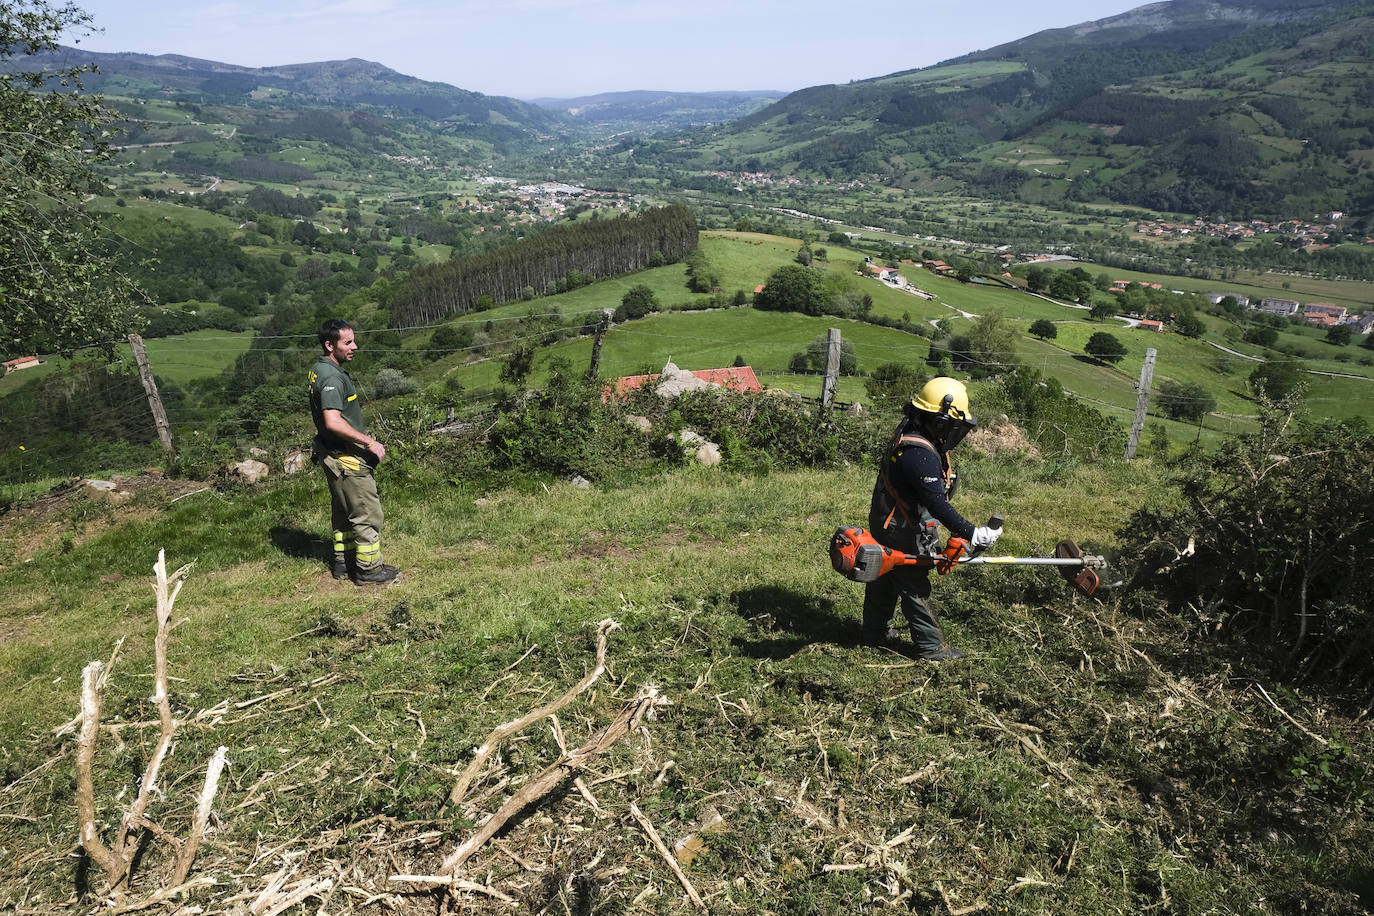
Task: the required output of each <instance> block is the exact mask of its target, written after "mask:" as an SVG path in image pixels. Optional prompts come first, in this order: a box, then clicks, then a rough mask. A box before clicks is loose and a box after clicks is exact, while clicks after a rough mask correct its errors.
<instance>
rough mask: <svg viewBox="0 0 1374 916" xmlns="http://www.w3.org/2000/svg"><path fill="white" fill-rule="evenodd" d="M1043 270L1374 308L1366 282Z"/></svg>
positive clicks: (1372, 289) (1065, 266)
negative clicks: (1203, 277)
mask: <svg viewBox="0 0 1374 916" xmlns="http://www.w3.org/2000/svg"><path fill="white" fill-rule="evenodd" d="M1044 266H1045V267H1049V268H1053V269H1060V270H1071V269H1072V268H1074V267H1082V268H1083V269H1084V270H1086V271H1087V272H1088V273H1090V274H1092V275H1093V276H1097V275H1098V274H1100V273H1106V274H1108V275H1109V276H1110V277H1111V278H1112V279H1113V280H1132V281H1136V282H1149V283H1159V284H1161V285H1162V286H1164V287H1165V288H1166V289H1181V290H1186V291H1188V292H1194V293H1236V294H1239V295H1243V296H1248V297H1250V298H1251V299H1252V300H1253V299H1256V298H1259V299H1263V298H1266V297H1270V296H1272V297H1275V298H1279V299H1294V300H1297V301H1298V302H1301V303H1303V304H1304V305H1305V304H1307V303H1309V302H1329V303H1332V304H1333V305H1343V306H1345V307H1346V308H1349V309H1351V310H1366V311H1367V310H1369V309H1371V308H1374V283H1370V282H1367V281H1364V280H1322V279H1318V278H1315V277H1300V276H1289V275H1287V274H1274V273H1263V274H1259V273H1254V272H1253V271H1240V272H1237V274H1236V277H1235V278H1234V279H1231V280H1205V279H1198V278H1195V277H1175V276H1171V275H1169V274H1151V273H1143V272H1140V271H1134V270H1122V269H1120V268H1117V267H1103V266H1101V265H1100V264H1094V263H1092V262H1090V261H1050V262H1047V263H1046V264H1045V265H1044ZM1285 284H1286V285H1285Z"/></svg>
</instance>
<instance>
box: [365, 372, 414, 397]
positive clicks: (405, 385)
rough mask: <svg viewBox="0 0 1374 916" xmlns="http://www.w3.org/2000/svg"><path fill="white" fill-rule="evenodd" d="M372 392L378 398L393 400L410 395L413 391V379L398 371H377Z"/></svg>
mask: <svg viewBox="0 0 1374 916" xmlns="http://www.w3.org/2000/svg"><path fill="white" fill-rule="evenodd" d="M372 388H373V392H374V393H375V394H376V396H377V397H378V398H394V397H397V396H398V395H402V394H410V393H411V392H412V391H414V390H415V388H416V385H415V379H413V378H411V377H410V376H408V375H406V374H405V373H404V372H402V371H401V370H400V369H378V370H377V378H376V380H375V381H374V382H373V383H372Z"/></svg>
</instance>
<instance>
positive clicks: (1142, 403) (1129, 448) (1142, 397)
mask: <svg viewBox="0 0 1374 916" xmlns="http://www.w3.org/2000/svg"><path fill="white" fill-rule="evenodd" d="M1154 376H1155V351H1154V350H1153V349H1149V350H1146V351H1145V364H1144V365H1142V366H1141V367H1140V383H1139V384H1138V385H1137V386H1136V396H1135V417H1134V418H1133V419H1132V420H1131V438H1130V440H1129V441H1128V442H1127V443H1126V460H1127V461H1130V460H1131V459H1132V458H1134V457H1135V448H1136V446H1137V445H1139V444H1140V432H1141V430H1143V429H1144V428H1145V409H1146V408H1147V407H1149V406H1150V382H1151V381H1153V380H1154Z"/></svg>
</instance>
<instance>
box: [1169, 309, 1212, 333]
mask: <svg viewBox="0 0 1374 916" xmlns="http://www.w3.org/2000/svg"><path fill="white" fill-rule="evenodd" d="M1174 330H1175V331H1178V333H1180V334H1182V335H1183V336H1184V337H1201V336H1202V335H1203V334H1205V333H1206V332H1207V324H1206V323H1205V322H1204V321H1203V320H1202V319H1201V318H1199V317H1198V316H1196V315H1194V314H1192V313H1191V312H1185V313H1184V314H1182V315H1179V316H1178V317H1177V318H1175V319H1174Z"/></svg>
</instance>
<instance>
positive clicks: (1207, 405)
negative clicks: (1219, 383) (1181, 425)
mask: <svg viewBox="0 0 1374 916" xmlns="http://www.w3.org/2000/svg"><path fill="white" fill-rule="evenodd" d="M1158 403H1159V409H1160V410H1162V411H1164V415H1165V416H1166V417H1168V418H1170V419H1171V420H1184V421H1197V420H1201V419H1202V418H1203V417H1205V416H1207V414H1209V413H1211V412H1212V411H1213V410H1216V407H1217V399H1216V397H1215V396H1213V394H1212V392H1210V391H1208V390H1207V389H1206V388H1204V387H1202V386H1201V385H1199V384H1197V383H1196V382H1176V381H1174V380H1173V379H1168V380H1166V381H1165V382H1164V383H1162V384H1161V385H1160V386H1159V398H1158Z"/></svg>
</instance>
